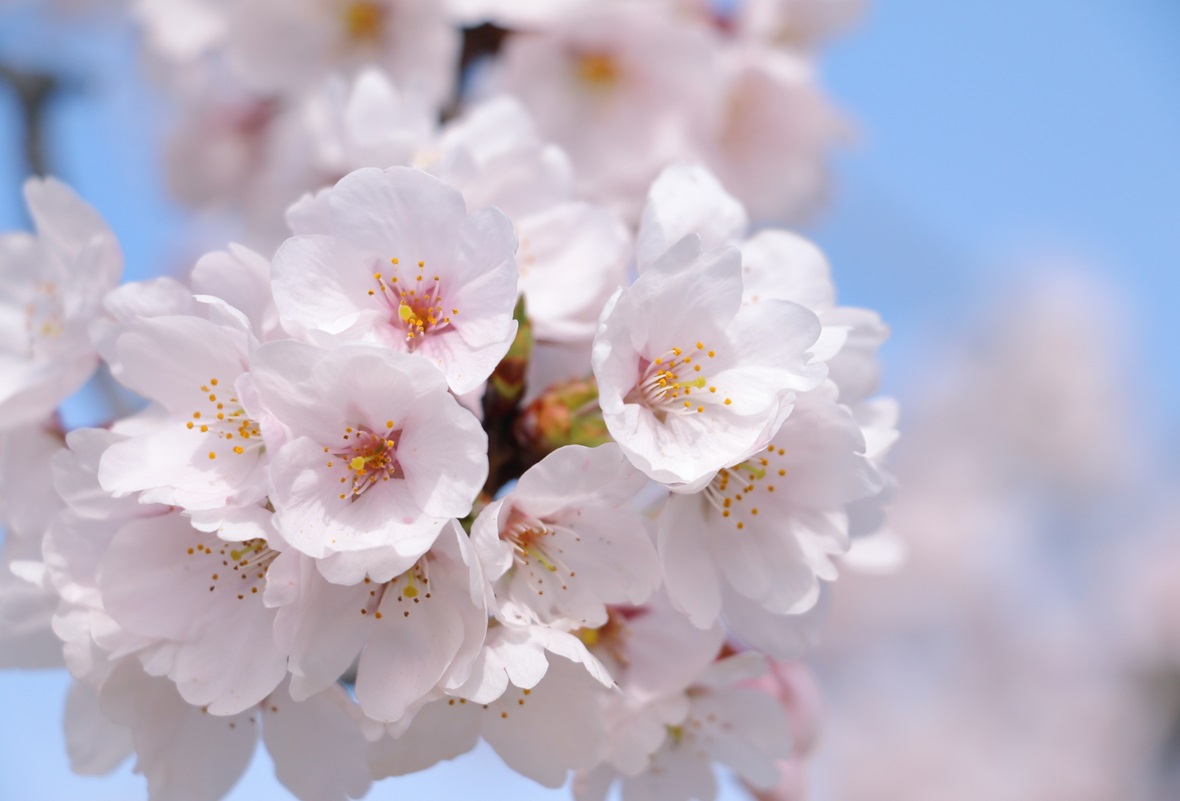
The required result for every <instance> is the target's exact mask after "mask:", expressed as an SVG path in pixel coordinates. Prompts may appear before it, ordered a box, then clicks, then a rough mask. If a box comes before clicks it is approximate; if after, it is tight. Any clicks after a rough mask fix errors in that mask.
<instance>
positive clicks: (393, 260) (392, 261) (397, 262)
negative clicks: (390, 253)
mask: <svg viewBox="0 0 1180 801" xmlns="http://www.w3.org/2000/svg"><path fill="white" fill-rule="evenodd" d="M389 261H390V263H391V264H401V262H399V261H398V260H397V259H390V260H389Z"/></svg>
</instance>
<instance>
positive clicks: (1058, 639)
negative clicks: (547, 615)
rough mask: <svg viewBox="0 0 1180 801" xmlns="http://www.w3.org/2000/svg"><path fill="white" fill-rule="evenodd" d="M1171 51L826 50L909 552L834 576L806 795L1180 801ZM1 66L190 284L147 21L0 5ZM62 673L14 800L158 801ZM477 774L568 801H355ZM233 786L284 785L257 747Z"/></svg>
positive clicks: (1170, 37) (887, 6) (880, 44)
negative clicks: (879, 323)
mask: <svg viewBox="0 0 1180 801" xmlns="http://www.w3.org/2000/svg"><path fill="white" fill-rule="evenodd" d="M1178 43H1180V5H1177V4H1176V3H1175V2H1171V0H957V2H954V3H946V2H940V1H939V0H906V2H900V1H899V0H878V2H875V3H871V4H870V5H869V6H868V8H867V9H866V12H865V14H864V15H863V18H862V19H861V20H860V22H859V24H857V25H856V26H855V27H853V28H852V29H851V30H849V31H848V32H846V33H845V34H844V35H842V36H840V37H838V38H837V39H835V40H834V41H833V42H832V43H831V45H830V46H829V48H828V50H827V52H826V54H825V56H824V57H823V58H822V59H821V68H822V74H823V84H824V86H825V87H826V89H827V91H828V92H829V93H830V94H831V95H832V97H834V98H835V100H836V101H837V103H838V104H839V105H840V107H841V108H842V110H843V111H844V112H845V113H846V114H847V115H848V116H849V117H850V118H851V120H852V121H853V123H854V126H855V130H856V134H855V136H854V137H853V139H852V141H851V142H850V143H849V145H848V146H847V147H845V148H844V149H843V151H842V152H841V153H840V154H839V155H838V157H837V161H836V165H835V178H834V181H833V184H832V186H831V188H830V192H829V196H828V200H827V203H826V205H825V207H823V208H821V209H819V210H818V211H817V213H816V214H815V215H814V219H813V220H812V221H811V222H810V223H809V224H808V225H807V226H805V227H804V229H803V230H804V232H805V233H807V234H808V235H809V236H811V237H813V238H814V239H815V240H817V241H818V243H819V244H820V245H821V246H822V248H823V249H824V250H825V252H826V253H827V254H828V255H829V257H830V259H831V262H832V265H833V273H834V277H835V280H836V283H837V286H838V288H839V290H840V293H841V301H842V303H843V304H846V305H854V306H865V307H868V308H872V309H876V310H878V311H879V312H880V313H881V315H882V317H883V318H884V319H885V320H886V321H887V322H888V323H889V324H890V326H891V327H892V330H893V335H892V339H891V341H890V342H889V343H888V344H887V346H886V347H885V349H884V351H883V359H884V362H885V370H884V374H885V384H884V387H883V389H884V390H885V391H886V392H887V393H888V394H892V395H894V396H896V397H898V398H899V399H900V401H901V406H902V410H903V421H902V443H901V444H900V446H899V448H898V449H897V451H896V452H895V459H894V462H893V464H894V468H895V471H896V473H897V474H898V477H899V485H900V489H899V491H898V495H897V499H896V503H895V504H894V508H893V512H892V515H891V521H892V529H893V531H894V532H896V533H897V534H898V535H899V537H900V539H901V540H902V541H903V542H904V543H905V546H906V552H907V553H906V558H905V561H904V563H903V565H902V566H901V567H900V568H899V569H898V570H896V571H895V572H892V573H888V574H873V573H871V572H865V571H857V570H855V569H853V568H852V567H849V569H847V570H846V571H845V575H844V576H843V577H842V579H841V581H840V582H839V583H838V585H837V587H836V593H835V595H836V601H835V608H834V611H833V615H832V619H831V621H830V623H829V624H828V627H827V631H826V634H825V636H824V642H823V644H822V645H821V647H820V649H819V652H818V653H817V654H816V656H815V659H814V660H813V664H814V666H815V668H816V670H817V675H818V678H819V681H820V684H821V686H822V691H823V695H824V705H825V713H824V720H823V724H822V729H823V730H822V732H821V735H820V740H819V743H818V745H817V750H816V752H815V754H816V755H815V758H814V763H813V765H812V771H813V791H814V793H813V794H814V796H815V797H816V798H817V799H824V800H825V801H826V800H827V799H831V800H832V801H924V800H925V799H930V801H935V800H936V799H937V800H938V801H948V800H949V801H971V800H973V799H981V800H982V799H1005V801H1025V800H1026V799H1027V801H1055V800H1056V799H1061V800H1062V801H1065V800H1066V799H1069V801H1089V800H1090V799H1094V800H1095V801H1097V800H1098V799H1108V800H1109V801H1115V800H1116V799H1118V800H1120V801H1122V800H1124V799H1144V801H1166V800H1174V799H1177V798H1180V531H1177V529H1178V528H1180V496H1178V495H1177V493H1176V492H1175V491H1174V490H1175V489H1176V488H1177V486H1178V484H1177V473H1178V470H1177V468H1178V460H1177V456H1176V450H1177V449H1176V447H1175V446H1176V444H1177V441H1178V439H1180V415H1178V414H1176V412H1177V411H1178V410H1180V348H1178V347H1177V346H1176V342H1177V339H1178V338H1180V317H1178V315H1177V311H1176V307H1177V302H1178V301H1180V47H1178V46H1177V44H1178ZM0 65H3V66H4V67H6V68H16V69H19V70H22V71H26V72H28V71H31V72H45V73H48V74H52V75H54V76H56V78H57V80H59V81H60V82H61V86H60V90H59V91H55V92H54V93H53V94H52V99H51V100H50V102H49V103H48V104H47V105H46V106H45V107H44V109H43V112H44V113H43V116H42V117H41V119H40V124H41V126H42V133H43V142H44V153H43V157H44V159H45V161H46V163H47V165H48V167H49V169H50V171H51V172H52V173H53V174H55V175H57V176H59V177H61V178H63V179H64V180H65V181H67V182H68V183H70V184H71V185H72V186H74V187H75V188H76V189H77V191H78V192H79V194H80V195H81V196H82V197H83V198H85V199H86V200H87V201H89V202H90V203H92V204H93V205H94V206H95V207H96V208H97V209H98V210H99V211H100V212H101V213H102V215H103V216H104V217H105V218H106V219H107V221H108V222H109V223H110V225H111V227H112V228H113V229H114V230H115V232H116V234H117V235H118V237H119V239H120V242H121V243H122V245H123V248H124V251H125V254H126V259H127V268H126V273H125V279H126V280H136V279H141V278H145V277H148V276H152V275H157V274H161V273H166V272H175V271H178V270H180V269H182V268H183V267H184V265H185V264H186V262H187V260H188V259H189V258H190V257H191V255H192V254H193V252H194V251H193V248H194V247H195V241H196V239H195V238H194V235H193V233H192V229H191V226H190V224H189V220H188V215H187V213H186V212H185V211H184V210H183V209H181V208H179V207H178V206H176V205H175V204H174V203H173V202H172V201H171V200H170V199H169V197H168V195H167V193H166V191H165V187H164V185H163V180H162V170H161V160H162V158H163V155H162V152H161V150H162V148H161V144H160V143H161V142H162V141H163V137H164V132H165V130H166V127H167V124H168V114H167V108H166V104H165V102H164V100H163V98H162V97H161V96H160V94H159V93H158V92H157V91H156V90H154V89H153V88H152V87H151V86H150V85H149V81H148V80H147V78H146V77H145V74H144V73H145V65H144V64H143V63H142V60H141V57H140V51H139V49H138V46H137V44H136V34H135V32H134V31H133V30H132V29H131V27H130V25H129V24H128V23H126V22H125V21H121V20H120V18H119V17H118V16H117V15H114V14H104V13H102V11H101V9H100V8H95V9H92V10H89V11H84V12H80V13H76V14H69V15H62V14H53V13H50V12H49V11H48V10H47V9H46V8H45V7H44V6H43V4H42V3H41V2H39V1H38V2H33V1H30V2H27V3H23V4H22V3H14V2H12V1H11V0H9V2H8V3H7V4H0ZM23 108H24V107H23V106H22V98H21V97H20V96H19V94H18V92H17V91H15V89H14V85H13V84H12V83H10V82H9V83H3V84H0V229H2V230H10V229H15V228H24V227H26V226H27V220H26V219H25V217H24V209H23V203H22V201H21V197H20V185H21V183H22V181H23V179H24V177H25V175H26V173H27V170H28V166H27V161H26V159H25V157H24V149H25V145H26V143H25V141H24V137H25V132H26V125H25V122H26V118H25V114H24V111H23ZM103 415H104V413H103V411H102V410H101V409H99V408H98V407H97V406H96V405H95V401H94V398H93V396H87V394H86V393H85V392H84V393H83V394H82V395H81V396H80V397H79V398H77V399H76V400H75V401H72V402H71V404H70V405H69V407H68V418H69V419H68V422H69V423H70V424H71V425H82V424H88V423H94V422H98V421H100V420H101V419H102V417H103ZM67 684H68V677H67V675H66V674H65V672H64V671H57V672H38V673H33V672H28V673H22V672H4V673H0V710H2V714H0V801H8V799H12V800H13V801H17V800H18V799H19V800H20V801H26V800H27V801H39V799H64V798H69V799H78V800H79V801H88V800H90V799H94V800H95V801H97V800H99V799H102V800H104V801H105V800H108V799H109V800H111V801H113V800H114V799H133V798H140V797H143V796H144V793H145V789H144V784H143V780H142V779H141V778H140V777H138V776H135V775H134V774H132V772H131V766H130V765H126V766H124V767H123V768H122V769H120V771H119V772H118V773H117V774H115V775H114V776H111V777H106V778H101V779H90V778H80V777H76V776H74V775H73V774H72V773H71V772H70V769H69V766H68V764H67V761H66V755H65V748H64V740H63V735H62V732H61V726H60V722H61V715H62V707H63V702H64V697H65V696H64V694H65V688H66V686H67ZM472 787H479V788H480V789H479V792H478V797H480V798H485V799H498V798H505V799H507V798H513V799H525V798H533V797H535V798H542V797H545V798H548V797H564V796H565V795H566V793H564V792H563V791H558V792H556V793H550V792H547V791H542V790H540V789H539V788H536V787H535V786H534V785H532V784H531V783H529V782H527V781H526V780H523V779H520V778H518V777H516V776H515V775H514V774H512V773H511V772H510V771H509V770H508V769H506V768H504V767H503V766H502V765H501V764H500V762H499V760H498V759H497V758H496V757H495V755H494V754H492V753H491V752H490V751H488V750H486V749H480V750H478V751H477V752H476V753H474V754H472V755H469V756H467V757H464V758H462V759H460V760H458V761H457V762H455V763H451V764H445V765H442V766H440V767H437V768H435V769H433V770H431V771H428V772H426V773H424V774H419V775H415V776H411V777H406V778H402V779H397V780H392V781H385V782H383V783H380V784H378V785H376V786H375V787H374V789H373V791H372V793H371V794H370V796H369V797H370V798H374V799H385V798H401V797H410V796H415V795H416V796H421V795H422V794H423V793H426V794H429V796H430V797H434V798H456V799H458V798H472V797H476V796H475V795H473V791H472V789H471V788H472ZM229 797H230V798H231V799H234V800H235V801H242V800H243V799H271V798H275V799H281V798H285V797H287V796H286V794H285V792H284V791H282V790H281V789H280V788H279V787H278V786H277V785H276V784H275V783H274V781H273V779H272V776H271V768H270V765H269V764H268V761H267V758H266V757H265V756H264V755H260V756H258V757H257V758H256V760H255V763H254V765H253V766H252V768H251V770H250V772H249V773H248V774H247V776H246V777H245V779H243V781H242V783H241V784H240V785H239V786H238V787H237V788H236V789H235V790H234V792H233V793H232V794H231V795H230V796H229ZM725 797H732V798H741V797H744V796H743V794H742V792H741V791H740V790H739V789H738V788H736V786H733V785H732V784H730V785H726V790H725Z"/></svg>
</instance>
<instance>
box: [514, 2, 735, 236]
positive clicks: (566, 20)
mask: <svg viewBox="0 0 1180 801" xmlns="http://www.w3.org/2000/svg"><path fill="white" fill-rule="evenodd" d="M498 68H499V69H498V72H497V74H496V76H495V78H494V85H495V86H496V88H498V89H502V90H503V91H506V92H508V93H510V94H512V95H514V96H516V97H518V98H520V100H521V101H522V102H523V103H524V104H525V106H526V107H527V108H528V109H529V111H530V112H531V113H532V114H533V116H534V117H535V118H536V120H537V126H538V128H539V130H540V131H541V134H542V135H543V136H545V137H546V138H548V139H550V140H552V141H554V142H556V143H557V144H558V145H559V146H561V147H562V148H563V149H564V150H565V151H566V152H568V153H569V155H570V157H571V158H572V159H573V162H574V166H575V168H576V170H577V177H578V182H579V187H580V191H581V192H582V193H583V194H584V195H586V196H587V197H590V198H592V199H594V200H598V201H600V202H610V203H614V204H615V205H616V207H617V208H619V209H620V210H622V211H623V212H624V213H626V214H628V215H633V214H635V213H636V212H637V211H638V209H639V206H640V205H641V204H642V198H643V195H644V193H645V192H646V191H647V186H648V184H649V183H650V182H651V180H652V179H653V178H654V177H655V176H656V174H657V173H658V172H659V170H660V169H661V168H662V167H663V166H664V165H666V164H668V163H670V162H673V161H676V160H679V159H684V158H687V157H689V155H690V154H691V153H693V152H694V149H693V147H694V143H695V142H696V141H699V139H700V138H701V137H702V136H703V135H704V132H705V131H707V130H708V127H709V125H710V124H711V120H712V118H713V117H714V115H715V113H716V108H717V107H718V106H717V104H718V103H719V102H720V99H721V94H720V88H721V83H720V80H721V73H720V61H719V53H718V49H717V43H716V42H715V41H714V39H713V37H712V36H711V35H710V33H709V31H707V30H705V29H703V28H702V27H700V26H698V25H695V24H692V23H690V22H687V21H685V20H683V19H680V18H678V17H676V16H675V15H673V14H670V13H668V12H667V11H666V10H664V9H660V8H659V7H658V6H657V5H655V4H645V3H640V4H636V3H596V4H592V5H588V6H586V7H582V8H578V9H577V10H575V11H573V12H571V13H569V14H565V15H563V16H561V18H560V19H559V20H558V21H557V22H555V23H554V24H553V25H551V26H548V27H547V28H546V29H545V30H544V31H542V32H537V33H524V34H521V35H518V36H515V37H513V38H512V39H511V40H509V42H508V43H507V45H506V46H505V49H504V53H503V55H502V57H501V59H500V64H499V65H498Z"/></svg>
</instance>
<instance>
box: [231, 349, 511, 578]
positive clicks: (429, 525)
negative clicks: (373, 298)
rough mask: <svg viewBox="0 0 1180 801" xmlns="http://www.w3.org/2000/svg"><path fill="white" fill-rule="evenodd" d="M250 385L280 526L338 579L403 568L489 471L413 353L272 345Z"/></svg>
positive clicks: (389, 574)
mask: <svg viewBox="0 0 1180 801" xmlns="http://www.w3.org/2000/svg"><path fill="white" fill-rule="evenodd" d="M249 383H250V387H249V388H250V391H251V393H252V395H251V397H253V398H255V399H256V402H257V411H256V412H255V415H256V417H257V418H258V419H260V420H261V421H262V430H263V436H264V438H265V440H266V442H267V448H268V450H269V451H270V453H271V456H270V471H269V472H270V493H269V498H270V501H271V503H272V504H273V505H274V508H275V513H276V514H275V521H274V522H275V525H276V526H277V528H278V530H279V531H280V533H281V534H282V537H283V539H284V541H286V542H287V543H289V544H290V545H291V546H292V547H293V548H295V549H296V550H298V551H300V552H302V553H305V554H307V555H308V556H311V557H314V558H316V559H320V560H322V561H321V562H320V563H319V567H320V569H321V571H323V572H324V575H325V576H326V577H328V578H329V579H330V580H333V581H337V582H339V583H343V584H355V583H357V582H359V581H361V580H362V579H363V578H364V577H365V576H366V575H368V576H370V577H371V578H372V579H374V580H375V581H381V582H386V581H389V580H391V579H392V578H393V577H394V576H397V575H400V574H402V573H405V572H406V571H407V570H409V569H410V568H411V566H412V565H413V564H414V563H415V562H417V561H418V559H419V557H421V556H422V555H423V554H424V553H426V551H427V550H428V549H429V548H430V546H431V544H432V543H433V542H434V540H435V538H436V537H437V536H438V534H439V532H440V531H441V530H442V528H443V526H444V525H445V523H446V521H447V520H448V519H450V518H455V517H462V516H464V515H466V514H467V513H468V512H469V511H470V510H471V504H472V501H474V499H475V496H476V494H477V493H478V492H479V489H480V487H481V486H482V485H483V482H484V480H485V479H486V477H487V470H488V467H487V435H486V434H484V432H483V431H482V430H481V429H480V427H479V423H478V421H477V420H476V419H475V418H474V417H473V416H472V415H471V413H470V412H468V411H466V410H465V409H463V408H462V407H461V406H460V405H459V404H458V402H457V401H456V400H455V399H454V398H453V397H452V396H451V395H450V394H448V393H447V389H446V381H445V380H444V378H443V375H442V374H441V373H439V372H438V371H437V370H436V369H435V368H434V367H433V366H431V365H430V363H429V362H427V361H426V360H424V359H420V358H418V357H417V356H415V355H412V354H404V353H397V352H394V351H391V350H389V349H387V348H384V347H379V346H374V345H367V344H359V343H352V344H344V345H341V346H339V347H335V348H317V347H315V346H312V345H305V344H302V343H298V342H294V341H290V340H288V341H281V342H272V343H268V344H265V345H263V346H262V347H260V348H259V349H258V350H257V352H256V353H255V356H254V359H253V364H252V372H251V375H250V382H249Z"/></svg>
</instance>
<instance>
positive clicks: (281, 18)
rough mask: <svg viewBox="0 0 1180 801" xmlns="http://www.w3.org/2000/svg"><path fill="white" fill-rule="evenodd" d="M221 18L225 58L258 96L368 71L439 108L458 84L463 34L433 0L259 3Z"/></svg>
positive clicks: (229, 7) (229, 9) (233, 6)
mask: <svg viewBox="0 0 1180 801" xmlns="http://www.w3.org/2000/svg"><path fill="white" fill-rule="evenodd" d="M221 13H222V14H224V17H225V21H226V23H225V24H226V36H225V43H224V47H225V53H226V60H227V61H228V62H229V64H230V65H231V67H232V68H233V69H234V71H235V73H236V74H237V75H238V76H239V77H240V79H241V80H242V81H243V82H244V83H245V84H246V85H247V86H249V87H251V88H252V89H254V90H255V91H257V92H260V93H268V92H278V93H292V92H295V91H297V90H299V89H300V88H302V87H305V86H307V85H309V84H312V83H314V82H315V81H317V80H319V79H321V78H323V77H325V76H327V75H328V74H329V73H331V72H335V71H342V72H346V73H348V72H356V71H358V70H360V69H362V68H364V67H365V66H368V65H380V66H382V67H384V68H385V69H386V70H388V71H389V73H390V74H391V75H392V76H393V78H394V80H396V81H397V82H398V84H399V85H401V86H403V87H405V88H406V89H407V90H409V91H411V92H414V93H416V94H420V95H421V96H423V97H424V98H428V99H429V100H430V101H431V102H433V103H435V104H439V105H441V103H442V102H443V101H445V100H446V99H447V97H448V96H449V94H450V92H451V88H452V85H453V83H454V75H455V70H456V68H457V66H458V45H459V35H458V31H457V30H456V29H455V28H454V27H452V26H451V25H450V24H449V22H448V20H447V19H446V16H445V11H444V9H443V7H442V4H441V3H436V2H433V0H329V1H328V2H320V0H295V2H288V1H287V0H254V1H253V2H250V3H227V4H225V6H224V8H223V10H222V11H221Z"/></svg>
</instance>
